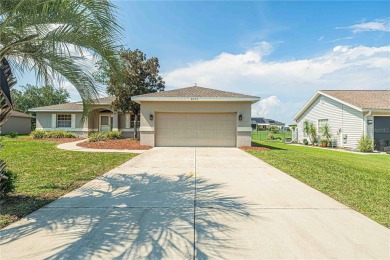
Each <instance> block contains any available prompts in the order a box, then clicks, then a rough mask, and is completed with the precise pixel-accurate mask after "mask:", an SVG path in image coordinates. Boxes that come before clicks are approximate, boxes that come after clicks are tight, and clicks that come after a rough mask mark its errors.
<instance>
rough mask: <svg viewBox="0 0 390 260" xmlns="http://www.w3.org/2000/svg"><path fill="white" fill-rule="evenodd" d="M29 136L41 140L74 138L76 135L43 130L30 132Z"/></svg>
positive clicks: (62, 131)
mask: <svg viewBox="0 0 390 260" xmlns="http://www.w3.org/2000/svg"><path fill="white" fill-rule="evenodd" d="M30 136H31V137H32V138H33V139H42V138H76V137H77V135H76V134H74V133H71V132H68V131H64V130H54V131H44V130H35V131H32V132H31V134H30Z"/></svg>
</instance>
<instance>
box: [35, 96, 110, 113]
mask: <svg viewBox="0 0 390 260" xmlns="http://www.w3.org/2000/svg"><path fill="white" fill-rule="evenodd" d="M114 99H115V97H104V98H99V99H97V100H96V101H95V103H96V104H111V103H112V101H114ZM39 110H43V111H57V110H61V111H83V103H82V101H77V102H70V103H63V104H58V105H51V106H45V107H34V108H32V109H30V111H39Z"/></svg>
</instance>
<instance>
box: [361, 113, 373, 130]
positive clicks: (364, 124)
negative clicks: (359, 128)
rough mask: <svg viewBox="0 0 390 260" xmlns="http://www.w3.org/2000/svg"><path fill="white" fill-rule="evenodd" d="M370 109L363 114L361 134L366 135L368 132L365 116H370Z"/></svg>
mask: <svg viewBox="0 0 390 260" xmlns="http://www.w3.org/2000/svg"><path fill="white" fill-rule="evenodd" d="M371 114H372V110H369V111H368V113H367V114H366V115H364V123H363V135H364V136H366V135H367V133H368V131H367V130H368V125H367V117H369V116H371Z"/></svg>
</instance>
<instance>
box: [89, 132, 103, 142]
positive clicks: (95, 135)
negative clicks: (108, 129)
mask: <svg viewBox="0 0 390 260" xmlns="http://www.w3.org/2000/svg"><path fill="white" fill-rule="evenodd" d="M105 140H107V138H106V136H105V135H104V134H101V133H93V134H90V135H89V136H88V142H100V141H105Z"/></svg>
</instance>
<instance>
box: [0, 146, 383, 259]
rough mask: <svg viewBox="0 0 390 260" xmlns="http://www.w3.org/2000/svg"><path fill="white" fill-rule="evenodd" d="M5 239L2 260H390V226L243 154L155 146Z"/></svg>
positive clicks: (11, 230) (17, 226)
mask: <svg viewBox="0 0 390 260" xmlns="http://www.w3.org/2000/svg"><path fill="white" fill-rule="evenodd" d="M97 163H98V162H97ZM0 236H1V245H0V255H1V258H2V259H43V258H47V259H54V258H56V259H91V258H93V259H108V258H120V259H123V258H124V259H133V258H137V259H142V258H148V259H160V258H167V259H191V258H194V255H195V257H196V258H198V259H207V258H225V259H261V258H263V259H268V258H306V259H307V258H339V259H359V258H360V259H363V258H377V259H389V257H390V255H389V239H390V232H389V230H388V229H386V228H385V227H383V226H381V225H379V224H377V223H376V222H374V221H372V220H370V219H368V218H367V217H365V216H363V215H361V214H359V213H357V212H355V211H353V210H351V209H350V208H348V207H346V206H344V205H342V204H340V203H338V202H336V201H334V200H333V199H331V198H329V197H328V196H326V195H324V194H322V193H320V192H318V191H316V190H314V189H312V188H310V187H308V186H306V185H305V184H303V183H301V182H299V181H297V180H295V179H294V178H292V177H290V176H288V175H287V174H285V173H283V172H281V171H279V170H277V169H275V168H273V167H271V166H269V165H268V164H266V163H264V162H262V161H261V160H259V159H257V158H255V157H252V156H251V155H249V154H247V153H245V152H243V151H241V150H239V149H236V148H154V149H152V150H149V151H147V152H145V153H143V154H141V155H139V156H137V157H136V158H134V159H133V160H130V161H128V162H127V163H125V164H123V165H121V166H120V167H118V168H116V169H114V170H112V171H110V172H109V173H107V174H105V175H104V176H102V177H100V178H98V179H96V180H94V181H91V182H89V183H88V184H86V185H85V186H83V187H82V188H80V189H78V190H75V191H73V192H71V193H69V194H67V195H66V196H64V197H62V198H61V199H59V200H57V201H55V202H53V203H51V204H50V205H48V206H46V207H44V208H42V209H40V210H38V211H36V212H34V213H33V214H31V215H29V216H28V217H27V218H25V219H23V220H21V221H18V222H17V223H14V224H13V225H11V226H9V227H7V228H6V229H3V230H2V231H0Z"/></svg>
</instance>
